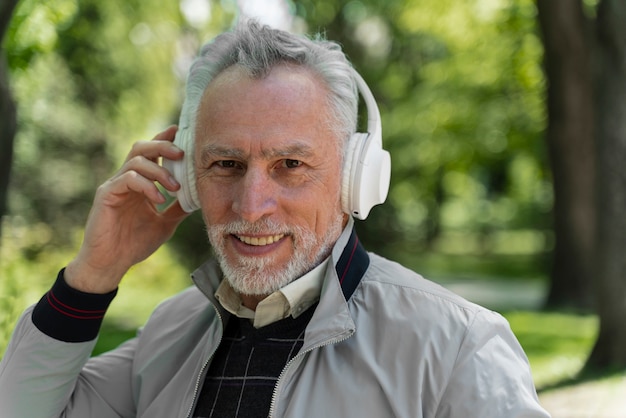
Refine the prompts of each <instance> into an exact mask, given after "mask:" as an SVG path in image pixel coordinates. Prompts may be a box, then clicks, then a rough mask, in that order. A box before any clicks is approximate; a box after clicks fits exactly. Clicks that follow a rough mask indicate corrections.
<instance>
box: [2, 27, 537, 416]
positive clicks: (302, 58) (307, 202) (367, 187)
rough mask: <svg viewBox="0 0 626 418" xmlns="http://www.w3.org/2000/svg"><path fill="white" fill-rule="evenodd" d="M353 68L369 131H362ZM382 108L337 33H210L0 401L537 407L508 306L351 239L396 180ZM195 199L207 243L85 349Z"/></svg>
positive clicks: (22, 327)
mask: <svg viewBox="0 0 626 418" xmlns="http://www.w3.org/2000/svg"><path fill="white" fill-rule="evenodd" d="M357 85H358V86H359V91H360V92H361V93H362V95H364V98H365V99H366V102H368V112H369V113H370V128H371V129H370V128H368V130H373V131H377V132H368V133H364V134H360V133H355V130H356V119H357V103H358V94H357ZM376 112H377V110H375V109H372V99H371V96H370V93H369V92H368V90H367V87H366V86H365V85H364V84H363V83H362V80H360V77H359V76H358V75H357V74H356V73H355V72H354V70H353V69H352V68H351V66H350V64H349V63H348V62H347V60H346V58H345V56H344V54H343V53H342V52H341V50H340V49H339V47H338V46H337V45H336V44H333V43H331V42H327V41H323V40H310V39H308V38H305V37H300V36H296V35H292V34H289V33H285V32H281V31H277V30H273V29H270V28H267V27H262V26H260V25H258V24H256V23H254V22H249V23H246V24H242V25H240V26H239V27H237V28H236V29H235V30H233V31H231V32H227V33H225V34H222V35H220V36H219V37H217V38H216V39H215V40H214V41H213V42H211V43H210V44H208V45H207V46H206V47H205V48H204V49H203V51H202V53H201V54H200V56H199V57H198V59H197V60H196V61H195V63H194V65H193V66H192V69H191V71H190V76H189V81H188V88H187V95H186V100H185V104H184V107H183V112H182V115H181V122H180V126H179V128H178V130H177V129H176V128H175V127H172V128H169V129H167V130H165V131H164V132H162V133H161V134H159V135H157V136H156V137H155V139H154V140H153V141H147V142H141V143H137V144H135V146H134V147H133V148H132V150H131V151H130V153H129V155H128V158H127V159H126V162H125V163H124V165H123V166H122V168H121V169H120V170H119V171H118V172H117V174H115V175H114V176H113V177H112V178H111V179H110V180H109V181H107V182H106V183H105V184H103V185H102V186H101V187H100V188H99V189H98V191H97V193H96V196H95V200H94V204H93V208H92V210H91V213H90V216H89V219H88V221H87V226H86V230H85V237H84V241H83V244H82V246H81V248H80V250H79V252H78V254H77V256H76V257H75V258H74V259H73V260H72V261H71V262H70V263H69V264H68V265H67V267H66V268H65V269H63V270H61V272H60V273H59V276H58V278H57V280H56V282H55V284H54V285H53V286H52V288H51V290H50V291H49V292H48V293H47V294H46V295H45V296H44V297H43V298H42V299H41V301H40V302H39V303H38V304H37V305H35V306H34V307H33V308H30V309H28V310H27V311H26V312H25V313H24V315H23V316H22V318H21V319H20V321H19V323H18V325H17V327H16V330H15V333H14V336H13V338H12V341H11V343H10V346H9V348H8V350H7V352H6V355H5V357H4V359H3V361H2V365H1V368H0V405H1V408H0V411H2V416H7V417H44V416H45V417H48V416H50V417H57V416H64V417H80V418H85V417H266V416H272V417H326V418H328V417H376V418H380V417H433V418H434V417H441V418H442V417H458V418H467V417H480V418H485V417H502V418H514V417H520V418H521V417H525V418H529V417H547V416H548V414H547V413H546V412H545V411H544V410H543V409H542V408H541V407H540V406H539V404H538V402H537V396H536V393H535V388H534V386H533V382H532V379H531V375H530V371H529V367H528V362H527V359H526V356H525V355H524V353H523V351H522V349H521V347H520V345H519V344H518V342H517V340H516V339H515V337H514V336H513V334H512V332H511V330H510V328H509V327H508V324H507V323H506V321H505V320H504V319H503V318H502V317H501V316H499V315H498V314H496V313H494V312H491V311H488V310H486V309H484V308H481V307H479V306H477V305H474V304H472V303H470V302H467V301H465V300H463V299H462V298H460V297H458V296H456V295H454V294H452V293H450V292H449V291H446V290H445V289H443V288H441V287H439V286H438V285H436V284H434V283H432V282H429V281H427V280H425V279H423V278H422V277H420V276H419V275H417V274H415V273H414V272H412V271H410V270H408V269H405V268H403V267H402V266H400V265H398V264H396V263H393V262H391V261H388V260H385V259H383V258H381V257H379V256H377V255H375V254H371V253H367V252H366V251H365V250H364V249H363V247H362V246H361V245H360V243H359V241H358V238H357V236H356V234H355V232H354V230H353V220H352V217H353V216H355V217H358V218H364V217H366V216H367V213H368V212H369V209H370V208H371V206H373V205H374V204H377V203H380V202H381V201H382V200H384V196H385V194H386V187H387V184H388V170H389V159H388V155H387V154H386V152H385V151H383V150H382V146H381V143H380V132H379V131H380V126H379V125H380V124H379V121H378V115H376V114H375V113H376ZM372 113H374V114H372ZM175 136H176V141H175V142H174V143H172V142H173V141H174V137H175ZM160 158H163V159H165V160H166V163H165V164H164V165H163V166H161V165H159V164H158V161H159V159H160ZM175 178H176V179H175ZM155 183H159V184H160V185H161V186H162V187H163V188H165V189H166V190H167V191H168V192H170V193H177V194H178V198H179V199H178V201H177V202H176V203H174V204H172V205H170V206H169V207H168V208H167V209H165V210H157V209H156V207H157V206H158V205H159V204H161V203H163V202H164V201H165V197H164V196H163V195H162V194H161V192H160V191H159V189H158V188H157V186H156V185H155ZM196 208H199V209H200V210H201V211H202V215H203V217H204V221H205V223H206V225H207V231H208V236H209V240H210V242H211V245H212V247H213V249H214V252H215V255H216V261H213V260H210V261H208V262H207V263H206V264H204V265H203V266H201V267H200V268H199V269H198V270H196V271H195V272H194V273H193V275H192V277H193V280H194V282H195V286H194V287H192V288H190V289H188V290H186V291H184V292H182V293H181V294H179V295H176V296H174V297H172V298H171V299H169V300H167V301H165V302H164V303H162V304H161V305H160V306H159V307H158V308H157V309H156V310H155V312H154V313H153V315H152V316H151V318H150V319H149V321H148V322H147V324H146V325H145V327H143V328H142V330H141V332H140V333H139V334H138V336H137V337H136V338H134V339H132V340H130V341H128V342H126V343H124V344H123V345H121V346H120V347H119V348H117V349H115V350H113V351H111V352H109V353H106V354H103V355H100V356H97V357H93V358H90V353H91V351H92V349H93V346H94V343H95V338H96V337H97V334H98V331H99V327H100V324H101V321H102V317H103V316H104V314H105V311H106V309H107V307H108V304H109V303H110V301H111V300H112V299H113V297H114V296H115V292H116V289H117V287H118V284H119V282H120V281H121V279H122V277H123V276H124V274H125V273H126V271H128V269H129V268H130V267H131V266H133V265H134V264H136V263H138V262H140V261H142V260H143V259H145V258H146V257H148V256H149V255H150V254H152V253H153V252H154V251H155V250H156V249H157V248H158V247H159V246H160V245H162V244H163V243H164V242H165V241H166V240H167V239H168V238H169V237H170V236H171V235H172V233H173V232H174V230H175V229H176V227H177V226H178V224H179V223H180V222H181V221H182V220H183V219H184V218H185V216H186V214H187V212H189V211H193V210H194V209H196Z"/></svg>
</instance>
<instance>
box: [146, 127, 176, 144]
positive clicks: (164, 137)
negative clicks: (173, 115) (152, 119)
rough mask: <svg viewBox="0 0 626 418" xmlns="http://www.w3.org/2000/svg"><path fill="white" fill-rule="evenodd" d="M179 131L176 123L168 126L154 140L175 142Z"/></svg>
mask: <svg viewBox="0 0 626 418" xmlns="http://www.w3.org/2000/svg"><path fill="white" fill-rule="evenodd" d="M177 131H178V126H176V125H171V126H168V127H167V128H165V130H163V131H161V132H159V133H158V134H156V135H155V137H154V138H153V139H152V140H153V141H168V142H174V138H175V137H176V132H177Z"/></svg>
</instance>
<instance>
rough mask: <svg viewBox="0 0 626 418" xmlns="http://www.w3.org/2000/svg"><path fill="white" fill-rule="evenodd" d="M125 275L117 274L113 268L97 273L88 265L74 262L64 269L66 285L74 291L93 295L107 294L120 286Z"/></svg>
mask: <svg viewBox="0 0 626 418" xmlns="http://www.w3.org/2000/svg"><path fill="white" fill-rule="evenodd" d="M122 276H123V274H116V273H115V271H114V270H113V268H111V269H107V270H105V271H96V270H95V269H93V268H90V267H89V266H88V265H87V264H85V263H81V262H79V261H77V260H76V259H75V260H72V261H71V262H70V263H69V264H68V265H67V267H66V268H65V269H64V272H63V278H64V280H65V283H67V285H68V286H69V287H71V288H72V289H75V290H78V291H80V292H84V293H91V294H101V295H104V294H107V293H110V292H112V291H114V290H115V289H117V286H118V285H119V283H120V281H121V279H122Z"/></svg>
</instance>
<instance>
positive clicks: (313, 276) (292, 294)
mask: <svg viewBox="0 0 626 418" xmlns="http://www.w3.org/2000/svg"><path fill="white" fill-rule="evenodd" d="M353 226H354V220H353V219H352V217H350V218H349V220H348V224H347V225H346V227H345V228H344V230H343V232H342V233H341V235H340V236H339V239H338V240H337V242H336V243H335V245H334V247H333V250H332V259H333V260H338V259H339V255H340V254H341V253H342V251H343V249H344V247H345V246H346V244H347V243H348V240H349V239H350V233H351V231H352V228H353ZM329 264H330V257H329V258H326V259H325V260H324V261H323V262H322V263H320V264H319V265H318V266H317V267H315V268H314V269H313V270H311V271H309V272H308V273H306V274H305V275H304V276H302V277H300V278H298V279H296V280H294V281H292V282H291V283H289V284H287V285H286V286H284V287H282V288H281V289H279V290H277V291H276V292H274V293H272V294H271V295H269V296H268V297H266V298H265V299H263V300H262V301H261V302H259V304H258V305H257V308H256V311H253V310H252V309H249V308H246V307H245V306H243V304H242V302H241V298H240V297H239V295H238V294H237V292H235V290H234V289H233V288H232V287H231V286H230V283H229V282H228V280H222V282H221V283H220V285H219V287H218V289H217V291H216V292H215V297H216V298H217V300H218V301H219V302H220V304H221V305H222V307H223V308H224V309H226V310H227V311H228V312H230V313H231V314H233V315H235V316H237V317H239V318H247V319H250V320H251V321H253V325H254V327H255V328H260V327H263V326H265V325H269V324H271V323H273V322H276V321H279V320H281V319H284V318H287V317H288V316H292V317H293V318H297V317H298V316H299V315H300V314H302V313H303V312H304V311H306V310H307V309H308V308H310V307H311V306H312V305H313V304H315V303H316V302H317V301H318V300H319V298H320V294H321V292H322V284H323V282H324V277H325V275H326V269H327V267H328V266H329Z"/></svg>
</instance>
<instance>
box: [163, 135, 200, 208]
mask: <svg viewBox="0 0 626 418" xmlns="http://www.w3.org/2000/svg"><path fill="white" fill-rule="evenodd" d="M174 145H176V146H178V147H179V148H180V149H182V150H183V151H184V152H185V156H184V157H183V159H182V160H177V161H173V160H167V159H163V167H165V168H166V169H168V170H169V172H170V173H172V175H173V176H174V178H175V179H176V181H178V183H180V189H179V190H178V192H176V194H175V195H176V198H177V199H178V202H179V203H180V207H181V208H183V210H184V211H185V212H187V213H191V212H193V211H195V210H198V209H200V200H199V199H198V190H197V189H196V173H195V170H194V164H193V160H194V144H193V138H192V133H191V130H190V129H189V128H188V127H184V128H182V129H179V131H178V132H176V137H175V138H174Z"/></svg>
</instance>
